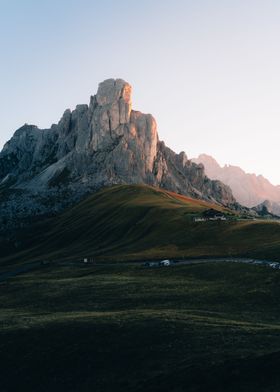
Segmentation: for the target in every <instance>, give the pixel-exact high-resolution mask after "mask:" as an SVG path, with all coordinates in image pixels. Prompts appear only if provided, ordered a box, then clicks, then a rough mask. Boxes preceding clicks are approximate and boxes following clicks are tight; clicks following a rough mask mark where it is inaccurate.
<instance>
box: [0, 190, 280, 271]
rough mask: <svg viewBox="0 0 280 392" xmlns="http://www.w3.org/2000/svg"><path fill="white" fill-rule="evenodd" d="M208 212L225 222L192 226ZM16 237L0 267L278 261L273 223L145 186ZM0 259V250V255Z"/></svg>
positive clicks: (98, 199)
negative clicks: (38, 263) (45, 263)
mask: <svg viewBox="0 0 280 392" xmlns="http://www.w3.org/2000/svg"><path fill="white" fill-rule="evenodd" d="M210 208H215V209H216V210H220V211H222V212H223V213H224V214H225V215H226V216H227V217H228V218H229V220H227V221H218V222H215V221H208V222H194V217H195V216H199V215H200V214H201V213H203V211H205V210H208V209H210ZM23 237H24V238H23V239H21V238H17V243H19V244H21V243H22V244H23V245H22V246H21V248H22V249H21V250H20V248H18V247H17V248H16V249H12V247H11V245H10V244H9V246H8V247H7V248H6V256H3V257H1V263H0V264H1V266H7V265H11V263H15V262H17V263H22V262H26V261H29V262H30V261H36V260H45V259H48V260H50V261H52V260H77V259H81V258H84V257H93V258H94V259H96V260H100V261H106V260H135V259H138V260H143V259H149V258H176V257H177V258H184V257H208V256H215V257H216V256H245V257H256V258H258V257H259V258H266V259H271V260H273V259H274V260H275V259H276V260H278V259H279V255H280V224H279V222H278V221H265V220H252V219H251V220H240V219H238V215H236V213H234V212H232V211H230V210H227V209H225V208H222V207H219V206H217V205H214V204H211V203H206V202H204V201H200V200H194V199H190V198H187V197H184V196H181V195H177V194H175V193H171V192H167V191H163V190H160V189H156V188H152V187H148V186H136V185H131V186H128V185H123V186H115V187H111V188H108V189H105V190H102V191H100V192H98V193H96V194H94V195H92V196H90V197H89V198H88V199H86V200H85V201H83V202H81V203H79V204H78V205H77V206H75V207H74V208H71V209H69V210H67V211H66V212H64V213H63V214H61V215H60V216H58V217H56V218H54V219H50V220H48V221H44V222H43V223H42V224H39V225H37V226H35V227H34V228H33V229H32V230H30V231H26V230H24V232H23ZM0 251H1V252H0V253H1V255H4V254H5V252H4V250H3V249H2V250H1V249H0Z"/></svg>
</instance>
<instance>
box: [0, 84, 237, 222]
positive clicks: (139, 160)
mask: <svg viewBox="0 0 280 392" xmlns="http://www.w3.org/2000/svg"><path fill="white" fill-rule="evenodd" d="M131 93H132V88H131V86H130V85H129V84H128V83H127V82H125V81H124V80H121V79H116V80H114V79H108V80H105V81H104V82H102V83H100V85H99V88H98V91H97V94H96V95H94V96H92V97H91V98H90V103H89V105H78V106H77V107H76V109H75V110H73V111H71V110H69V109H68V110H66V111H65V112H64V114H63V116H62V118H61V120H60V121H59V123H58V124H55V125H52V126H51V128H50V129H38V128H37V127H36V126H34V125H28V124H25V125H24V126H23V127H21V128H20V129H18V130H17V131H16V132H15V134H14V135H13V137H12V138H11V139H10V140H9V141H8V142H7V143H6V144H5V146H4V148H3V150H2V152H1V153H0V206H1V207H0V208H1V217H0V220H1V227H2V228H8V227H13V226H14V225H15V224H16V223H18V222H21V224H23V223H22V222H24V220H27V221H28V220H30V218H31V219H32V220H33V219H34V218H35V217H41V216H43V215H49V214H54V213H57V212H59V211H61V210H62V209H63V208H65V207H67V206H69V205H73V204H75V203H76V202H77V201H79V200H80V199H81V198H83V197H85V196H86V195H87V194H89V193H92V192H94V191H96V190H98V189H100V188H102V187H105V186H110V185H114V184H149V185H154V186H157V187H162V188H165V189H167V190H171V191H175V192H178V193H182V194H185V195H189V196H192V197H195V198H201V199H205V200H211V201H214V202H217V203H220V204H224V205H233V204H234V203H235V199H234V197H233V196H232V193H231V190H230V188H229V187H228V186H226V185H224V184H222V183H221V182H220V181H212V180H210V179H209V178H208V177H206V175H205V173H204V168H203V165H197V164H195V163H193V162H191V161H190V160H188V159H187V156H186V154H185V153H184V152H181V153H180V154H176V153H175V152H173V151H172V150H170V149H169V148H167V147H166V146H165V144H164V143H163V142H161V141H159V138H158V134H157V125H156V121H155V119H154V118H153V117H152V116H151V115H150V114H143V113H141V112H138V111H134V110H132V100H131Z"/></svg>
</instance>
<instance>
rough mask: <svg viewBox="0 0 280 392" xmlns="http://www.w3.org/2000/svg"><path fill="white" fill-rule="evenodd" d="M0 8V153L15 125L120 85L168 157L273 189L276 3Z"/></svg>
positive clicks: (278, 96)
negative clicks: (176, 155) (151, 124)
mask: <svg viewBox="0 0 280 392" xmlns="http://www.w3.org/2000/svg"><path fill="white" fill-rule="evenodd" d="M23 3H24V4H23ZM0 5H1V14H0V22H1V23H0V32H1V37H0V44H1V53H2V61H1V63H0V71H1V75H2V77H1V91H0V104H1V108H2V118H1V120H2V124H1V125H2V131H1V135H0V149H1V148H2V146H3V144H4V143H5V142H6V141H7V140H8V139H10V137H11V136H12V134H13V133H14V131H15V130H16V129H17V128H19V127H20V126H22V125H23V124H24V123H31V124H36V125H38V126H39V127H40V128H48V127H50V125H51V124H52V123H56V122H58V120H59V119H60V117H61V116H62V114H63V112H64V110H65V109H66V108H71V109H73V108H74V107H75V106H76V104H80V103H88V102H89V97H90V95H93V94H95V93H96V91H97V87H98V83H100V82H101V81H103V80H104V79H108V78H122V79H125V80H126V81H127V82H129V83H130V84H131V85H132V87H133V109H135V110H140V111H142V112H146V113H151V114H152V115H153V116H154V117H155V119H156V121H157V123H158V133H159V137H160V139H161V140H164V141H165V143H166V144H167V145H168V146H169V147H170V148H172V149H174V150H175V151H176V152H180V151H182V150H183V151H185V152H186V154H187V156H188V157H189V158H194V157H197V156H198V155H199V154H201V153H206V154H208V155H211V156H213V157H214V158H215V159H216V160H217V161H218V163H219V164H220V165H222V166H223V165H224V164H231V165H236V166H240V167H241V168H242V169H243V170H245V171H246V172H249V173H255V174H257V175H260V174H261V175H263V176H264V177H266V178H268V179H269V180H270V181H271V182H272V183H273V184H275V185H276V184H280V173H278V167H279V163H280V162H279V161H280V156H279V153H278V143H279V136H278V133H279V129H280V111H279V106H280V105H279V104H280V76H279V65H280V54H279V50H278V49H279V43H278V37H279V34H280V26H279V18H280V4H279V3H278V2H277V1H268V2H266V3H264V2H262V1H245V2H244V1H243V2H242V1H239V0H237V1H235V2H234V4H233V2H222V1H207V0H205V1H199V0H198V1H197V2H195V4H194V2H192V1H180V0H174V1H172V2H171V1H147V0H143V1H142V2H141V4H140V3H138V2H136V1H126V0H123V1H119V2H117V3H116V2H113V1H109V0H105V1H103V2H102V3H101V2H97V1H89V0H81V1H74V0H73V1H71V0H70V1H66V0H61V1H60V2H59V4H57V3H56V2H55V1H53V0H50V1H48V4H45V3H44V4H43V3H41V4H40V2H38V1H37V2H36V1H34V0H25V1H24V2H20V1H19V0H14V1H9V2H8V1H5V0H2V1H1V0H0Z"/></svg>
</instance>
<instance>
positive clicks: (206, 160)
mask: <svg viewBox="0 0 280 392" xmlns="http://www.w3.org/2000/svg"><path fill="white" fill-rule="evenodd" d="M192 161H193V162H195V163H197V164H203V166H204V168H205V173H206V175H207V176H208V177H209V178H211V179H212V180H220V181H222V182H223V183H224V184H226V185H228V186H229V187H230V188H231V190H232V193H233V196H234V197H235V199H236V200H237V201H238V203H240V204H242V205H244V206H246V207H248V208H252V207H254V206H257V205H259V204H262V203H263V202H265V205H266V206H267V207H268V211H269V212H270V213H272V214H275V215H279V216H280V186H275V185H272V184H271V183H270V182H269V181H268V180H267V179H266V178H264V177H263V176H261V175H259V176H257V175H256V174H249V173H245V171H244V170H242V169H241V168H240V167H238V166H232V165H225V166H224V167H221V166H220V165H219V164H218V162H217V161H216V160H215V159H214V158H213V157H211V156H209V155H206V154H201V155H199V157H198V158H195V159H192ZM260 208H262V206H261V207H260ZM256 210H258V208H257V209H256Z"/></svg>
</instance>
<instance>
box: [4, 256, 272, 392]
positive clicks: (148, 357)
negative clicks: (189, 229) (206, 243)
mask: <svg viewBox="0 0 280 392" xmlns="http://www.w3.org/2000/svg"><path fill="white" fill-rule="evenodd" d="M279 279H280V271H275V270H272V269H270V268H265V267H260V266H254V265H244V264H235V263H232V264H231V263H226V264H223V263H209V264H198V265H189V266H186V265H185V266H176V267H169V268H155V269H145V268H144V267H142V266H140V265H135V266H127V265H123V266H120V265H115V266H114V265H110V266H109V265H107V266H106V265H104V266H83V265H76V266H56V267H55V266H47V267H42V268H41V269H40V270H38V271H36V272H35V271H34V272H32V273H31V272H30V273H28V274H25V275H21V276H18V277H16V278H12V279H10V280H8V281H7V282H4V283H2V284H1V285H0V303H1V312H0V322H1V330H0V364H1V367H0V373H1V374H0V379H1V387H0V390H1V392H10V391H42V392H45V391H48V392H49V391H68V392H71V391H75V392H78V391H79V392H89V391H95V392H107V391H108V392H109V391H110V392H111V391H133V392H134V391H139V392H140V391H142V392H144V391H148V392H159V391H160V392H163V391H166V392H167V391H169V392H181V391H191V392H192V391H235V392H236V391H244V392H245V391H246V392H248V391H269V392H271V391H279V390H280V372H279V367H280V301H279V298H280V285H279Z"/></svg>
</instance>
